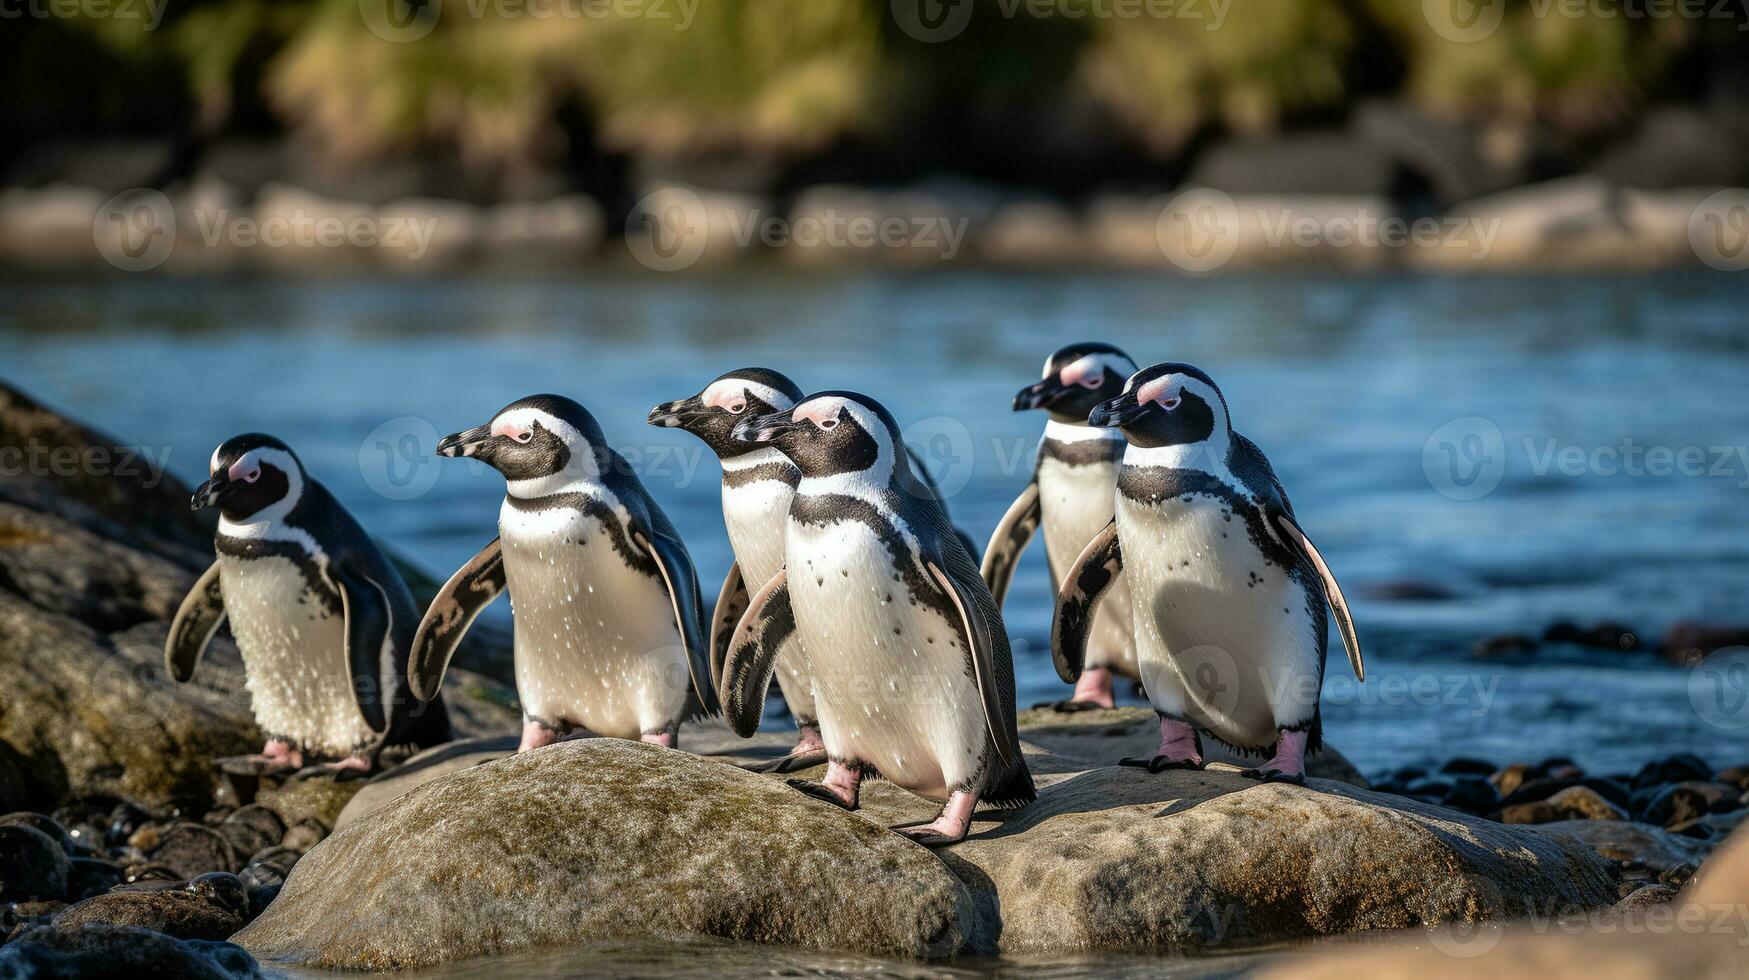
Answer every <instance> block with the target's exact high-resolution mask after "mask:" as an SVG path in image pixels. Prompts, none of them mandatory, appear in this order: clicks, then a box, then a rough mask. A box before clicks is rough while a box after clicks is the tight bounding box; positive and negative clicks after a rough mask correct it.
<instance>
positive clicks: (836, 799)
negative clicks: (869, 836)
mask: <svg viewBox="0 0 1749 980" xmlns="http://www.w3.org/2000/svg"><path fill="white" fill-rule="evenodd" d="M784 784H785V785H786V786H789V787H791V788H792V789H794V790H796V791H797V792H799V793H801V794H802V795H804V796H811V797H813V798H814V799H816V800H825V801H826V802H827V803H830V804H832V805H833V806H835V807H838V808H839V809H843V810H854V809H856V805H855V804H853V803H849V802H846V801H845V799H844V798H843V797H842V796H839V795H838V793H837V792H836V791H834V790H833V789H832V788H831V787H830V786H826V785H823V784H821V783H816V782H813V781H812V780H807V779H786V780H784Z"/></svg>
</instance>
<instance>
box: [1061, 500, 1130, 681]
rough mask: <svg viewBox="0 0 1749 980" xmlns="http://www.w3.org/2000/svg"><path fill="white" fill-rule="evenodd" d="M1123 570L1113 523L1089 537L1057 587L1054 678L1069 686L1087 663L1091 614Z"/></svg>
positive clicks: (1115, 522) (1121, 555)
mask: <svg viewBox="0 0 1749 980" xmlns="http://www.w3.org/2000/svg"><path fill="white" fill-rule="evenodd" d="M1122 571H1123V550H1122V548H1120V547H1119V545H1118V540H1117V520H1116V519H1115V518H1114V519H1113V520H1112V521H1110V522H1109V523H1107V524H1106V525H1105V530H1103V531H1100V532H1099V533H1098V534H1096V535H1094V536H1093V540H1092V541H1089V542H1087V547H1085V548H1083V549H1081V555H1080V557H1078V558H1076V559H1075V563H1074V564H1073V565H1070V566H1069V571H1068V573H1067V574H1065V575H1064V576H1063V584H1062V585H1060V586H1058V587H1057V609H1056V612H1055V613H1054V614H1053V615H1052V616H1051V662H1052V663H1053V664H1055V665H1056V668H1057V676H1058V677H1061V678H1062V679H1063V680H1064V681H1065V682H1067V683H1070V684H1073V683H1075V682H1076V681H1078V680H1080V679H1081V668H1082V666H1083V665H1085V664H1086V662H1087V634H1088V632H1089V631H1090V630H1091V629H1092V626H1093V611H1094V609H1095V608H1097V607H1098V605H1099V600H1100V599H1101V598H1103V597H1104V596H1105V593H1106V592H1108V591H1110V590H1111V583H1113V582H1115V581H1117V577H1118V574H1119V573H1121V572H1122Z"/></svg>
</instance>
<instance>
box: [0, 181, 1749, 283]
mask: <svg viewBox="0 0 1749 980" xmlns="http://www.w3.org/2000/svg"><path fill="white" fill-rule="evenodd" d="M644 191H645V193H644V195H643V196H642V197H641V198H640V199H639V200H638V201H637V202H636V203H634V204H631V205H630V206H629V207H628V206H624V205H621V206H617V207H615V206H611V205H609V204H607V203H605V202H602V201H598V200H596V199H594V198H592V197H590V196H588V195H587V194H582V193H564V194H559V195H556V196H552V197H547V198H541V199H536V200H511V201H499V202H495V203H484V204H480V203H472V202H468V201H462V200H455V199H450V198H445V197H442V196H405V197H394V198H390V199H386V200H381V201H373V200H370V199H368V198H359V197H349V196H347V194H346V191H345V189H344V188H337V189H336V190H335V191H333V192H328V193H324V192H319V191H315V190H311V189H309V188H307V187H302V186H298V185H295V184H288V183H280V182H270V183H266V184H264V185H262V186H260V187H259V188H256V189H253V190H246V189H242V188H239V187H236V186H233V185H231V184H229V183H226V182H225V181H223V180H221V179H219V178H217V177H212V176H197V177H195V178H194V179H193V180H192V181H190V182H186V183H178V184H174V185H171V186H168V187H165V188H164V189H162V190H159V189H156V188H152V187H124V188H121V189H111V188H107V187H94V186H89V185H82V184H75V183H55V184H48V185H44V186H35V187H13V188H8V189H4V190H0V269H4V268H11V269H13V270H16V271H18V272H22V273H42V272H57V271H58V272H64V273H86V272H90V271H93V270H110V269H116V270H121V271H125V272H156V273H164V274H171V275H209V274H235V273H249V274H261V275H287V276H300V275H325V276H332V275H357V276H378V275H386V276H413V277H418V276H429V275H434V274H446V273H452V272H456V271H468V272H479V271H495V272H514V273H517V274H526V273H530V272H535V273H541V272H544V273H549V274H555V273H564V272H576V271H579V270H587V269H592V268H611V269H615V270H621V271H625V270H633V271H636V270H641V269H646V268H647V269H649V270H654V271H657V272H674V271H681V270H688V269H699V270H708V269H711V268H721V267H725V266H731V265H739V264H743V263H749V262H754V263H757V262H769V263H775V264H777V265H779V266H793V267H800V268H808V269H819V268H832V267H861V266H874V267H877V268H880V267H899V268H923V267H928V266H937V265H943V264H950V263H957V264H971V265H983V266H992V267H999V268H1000V267H1014V268H1028V269H1031V268H1041V267H1065V268H1111V269H1134V270H1153V271H1160V272H1166V273H1174V274H1190V275H1201V274H1209V273H1216V272H1243V271H1254V270H1280V269H1288V270H1293V269H1300V270H1308V271H1319V270H1329V271H1340V272H1349V273H1352V272H1390V271H1409V272H1426V273H1445V274H1471V273H1475V274H1488V273H1509V274H1518V273H1525V272H1534V271H1566V272H1571V271H1588V270H1615V271H1631V270H1650V269H1670V268H1697V269H1704V268H1708V267H1711V268H1715V269H1740V268H1742V265H1741V263H1740V261H1739V258H1738V256H1737V252H1736V251H1734V250H1732V248H1731V247H1730V245H1729V243H1721V242H1720V241H1717V240H1715V238H1714V237H1710V236H1711V234H1712V233H1711V231H1709V229H1714V228H1715V226H1716V227H1727V225H1726V224H1722V222H1726V221H1728V220H1729V219H1731V218H1732V216H1734V215H1736V214H1737V213H1738V212H1739V211H1740V210H1741V209H1742V208H1743V207H1744V206H1749V191H1744V190H1741V189H1730V188H1725V187H1720V186H1716V185H1697V186H1692V187H1675V188H1643V187H1635V186H1631V185H1620V184H1617V183H1614V182H1612V181H1610V180H1609V179H1606V178H1604V177H1601V176H1596V175H1577V176H1571V177H1562V178H1556V179H1553V180H1548V181H1545V182H1542V183H1535V184H1529V185H1525V186H1522V187H1516V188H1513V189H1511V190H1506V191H1501V192H1499V193H1495V194H1490V195H1486V196H1482V197H1477V198H1474V199H1472V200H1468V201H1465V202H1463V203H1460V204H1457V205H1454V206H1452V207H1450V208H1445V209H1441V210H1438V211H1434V212H1426V211H1425V210H1423V209H1419V208H1417V207H1416V206H1414V205H1411V204H1407V203H1404V202H1402V201H1399V200H1396V199H1393V198H1392V197H1390V196H1389V195H1386V194H1382V193H1380V194H1321V193H1305V192H1298V193H1257V192H1242V191H1234V192H1230V193H1229V192H1227V191H1223V190H1220V189H1218V187H1215V186H1204V185H1184V186H1182V187H1180V188H1178V189H1176V190H1165V189H1156V190H1142V191H1137V190H1128V189H1125V190H1113V191H1109V192H1104V193H1099V194H1095V195H1093V196H1091V197H1088V198H1086V199H1085V200H1081V201H1066V200H1057V199H1050V198H1042V197H1036V196H1029V195H1026V194H1018V193H1016V192H1013V191H1010V190H1004V189H1001V188H998V187H995V186H990V185H980V184H974V183H967V182H963V181H948V180H943V181H931V182H923V183H919V184H915V185H907V186H898V187H862V186H851V185H821V186H816V187H811V188H807V189H805V190H803V191H801V192H800V193H798V194H795V195H790V196H786V197H782V198H779V197H775V196H768V195H762V194H759V193H752V192H746V191H735V190H723V189H718V188H711V187H707V186H703V185H698V184H688V183H672V184H655V185H650V186H648V187H646V188H644ZM1728 227H1733V228H1734V227H1735V225H1734V224H1733V225H1728Z"/></svg>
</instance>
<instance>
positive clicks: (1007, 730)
mask: <svg viewBox="0 0 1749 980" xmlns="http://www.w3.org/2000/svg"><path fill="white" fill-rule="evenodd" d="M927 565H928V568H929V574H930V575H932V576H934V577H935V583H936V584H937V585H939V586H941V590H942V591H943V592H946V593H947V597H948V598H949V599H950V600H952V601H953V604H954V607H955V608H956V609H958V610H959V614H960V625H961V627H962V628H963V629H964V631H965V635H964V640H965V644H966V649H967V650H969V651H971V655H972V674H973V677H974V679H976V680H977V682H978V700H979V702H980V703H981V704H982V706H983V710H984V727H985V728H986V729H987V730H988V731H989V732H990V744H992V745H994V746H995V747H996V752H997V754H998V755H999V756H1001V757H1002V758H1004V759H1008V760H1011V761H1013V760H1018V759H1019V758H1020V743H1019V740H1018V737H1017V736H1016V734H1015V731H1014V725H1013V724H1011V723H1008V722H1007V720H1006V719H1004V718H1003V715H1004V714H1005V709H1004V708H1003V701H1002V692H1001V691H1000V690H999V689H998V688H997V681H996V664H995V661H994V660H993V659H992V654H991V652H990V648H991V643H990V623H989V621H988V620H987V619H985V617H984V612H983V609H982V607H980V606H979V605H978V603H977V602H975V601H973V599H972V598H971V597H970V596H967V595H965V594H964V590H963V586H961V585H960V583H958V582H956V581H954V579H953V576H951V575H949V574H948V573H947V570H946V569H944V568H942V567H941V565H939V564H937V563H936V562H935V561H934V560H930V561H929V562H927ZM967 574H968V575H969V574H970V569H969V568H968V569H967Z"/></svg>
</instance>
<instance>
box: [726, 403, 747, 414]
mask: <svg viewBox="0 0 1749 980" xmlns="http://www.w3.org/2000/svg"><path fill="white" fill-rule="evenodd" d="M724 407H725V408H726V409H727V410H728V412H729V414H730V415H740V414H741V413H742V412H745V411H746V410H747V403H746V402H734V403H733V404H730V405H726V406H724Z"/></svg>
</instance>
